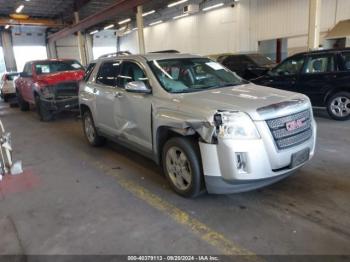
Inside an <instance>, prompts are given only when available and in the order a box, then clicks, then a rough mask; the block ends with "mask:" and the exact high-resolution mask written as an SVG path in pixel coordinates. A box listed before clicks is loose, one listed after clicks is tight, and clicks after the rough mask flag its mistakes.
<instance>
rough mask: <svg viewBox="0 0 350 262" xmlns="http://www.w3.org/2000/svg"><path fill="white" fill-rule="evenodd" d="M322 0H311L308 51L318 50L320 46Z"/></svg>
mask: <svg viewBox="0 0 350 262" xmlns="http://www.w3.org/2000/svg"><path fill="white" fill-rule="evenodd" d="M321 4H322V0H309V36H308V49H309V50H314V49H317V48H318V47H319V45H320V27H321Z"/></svg>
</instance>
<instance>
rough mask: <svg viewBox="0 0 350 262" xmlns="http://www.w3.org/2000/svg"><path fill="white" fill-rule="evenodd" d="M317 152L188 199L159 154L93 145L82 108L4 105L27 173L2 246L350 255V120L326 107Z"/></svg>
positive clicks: (2, 249) (0, 214) (5, 185)
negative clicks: (257, 181)
mask: <svg viewBox="0 0 350 262" xmlns="http://www.w3.org/2000/svg"><path fill="white" fill-rule="evenodd" d="M317 115H318V117H317V122H318V125H319V135H318V149H317V155H316V157H315V158H314V159H313V160H312V161H311V162H310V163H309V164H307V165H306V166H305V167H304V168H303V169H302V170H301V171H300V172H299V173H298V174H296V175H294V176H292V177H290V178H288V179H286V180H284V181H282V182H279V183H277V184H275V185H272V186H270V187H268V188H265V189H262V190H258V191H254V192H249V193H244V194H237V195H223V196H215V195H204V196H202V197H200V198H197V199H195V200H188V199H183V198H181V197H179V196H177V195H176V194H174V193H173V192H172V191H171V190H170V188H169V187H168V185H167V183H166V181H165V179H164V177H163V176H162V175H161V171H160V169H159V168H158V167H157V166H156V165H155V164H153V162H151V161H149V160H147V159H145V158H143V157H141V156H139V155H138V154H136V153H134V152H131V151H129V150H127V149H125V148H122V147H120V146H118V145H115V144H113V143H109V144H108V145H107V146H106V147H103V148H99V149H98V148H92V147H90V146H89V145H88V144H87V143H86V141H85V139H84V137H83V134H82V130H81V123H80V121H78V120H77V119H76V118H75V117H73V116H72V115H66V116H61V117H59V118H58V119H57V120H56V121H54V122H51V123H42V122H40V121H39V120H38V117H37V115H36V113H35V112H26V113H24V112H20V110H19V109H18V108H9V107H8V105H6V104H3V103H1V104H0V117H1V119H2V121H3V123H4V124H5V126H6V128H7V130H9V131H11V132H12V137H13V144H14V148H15V152H14V156H15V158H16V159H20V160H22V161H23V165H24V169H25V173H24V174H23V175H21V176H17V177H9V176H8V177H7V178H6V179H5V180H4V181H2V182H0V193H1V194H0V254H135V253H137V254H258V255H262V254H314V255H320V254H348V255H349V254H350V249H349V246H350V204H349V200H350V171H349V169H350V157H349V155H350V146H349V145H350V136H349V134H350V125H349V124H350V122H336V121H332V120H330V119H328V118H327V116H325V114H324V113H323V112H322V111H321V112H319V113H317Z"/></svg>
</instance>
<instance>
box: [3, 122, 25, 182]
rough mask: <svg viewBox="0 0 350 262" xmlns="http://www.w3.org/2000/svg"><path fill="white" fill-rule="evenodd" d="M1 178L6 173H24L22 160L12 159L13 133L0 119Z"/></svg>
mask: <svg viewBox="0 0 350 262" xmlns="http://www.w3.org/2000/svg"><path fill="white" fill-rule="evenodd" d="M0 157H1V159H0V180H2V177H3V176H4V175H6V174H11V175H19V174H21V173H23V170H22V162H21V161H16V162H13V160H12V144H11V134H10V133H6V132H5V129H4V126H3V124H2V122H1V120H0Z"/></svg>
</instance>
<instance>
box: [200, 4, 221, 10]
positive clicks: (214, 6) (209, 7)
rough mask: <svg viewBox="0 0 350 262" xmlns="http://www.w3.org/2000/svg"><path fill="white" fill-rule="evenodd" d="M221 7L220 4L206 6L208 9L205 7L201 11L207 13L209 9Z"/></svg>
mask: <svg viewBox="0 0 350 262" xmlns="http://www.w3.org/2000/svg"><path fill="white" fill-rule="evenodd" d="M223 5H224V3H220V4H217V5H212V6H208V7H206V8H203V11H209V10H211V9H214V8H218V7H221V6H223Z"/></svg>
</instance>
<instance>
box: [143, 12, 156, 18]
mask: <svg viewBox="0 0 350 262" xmlns="http://www.w3.org/2000/svg"><path fill="white" fill-rule="evenodd" d="M155 12H156V10H152V11H149V12H146V13H143V14H142V16H143V17H145V16H148V15H151V14H154V13H155Z"/></svg>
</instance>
